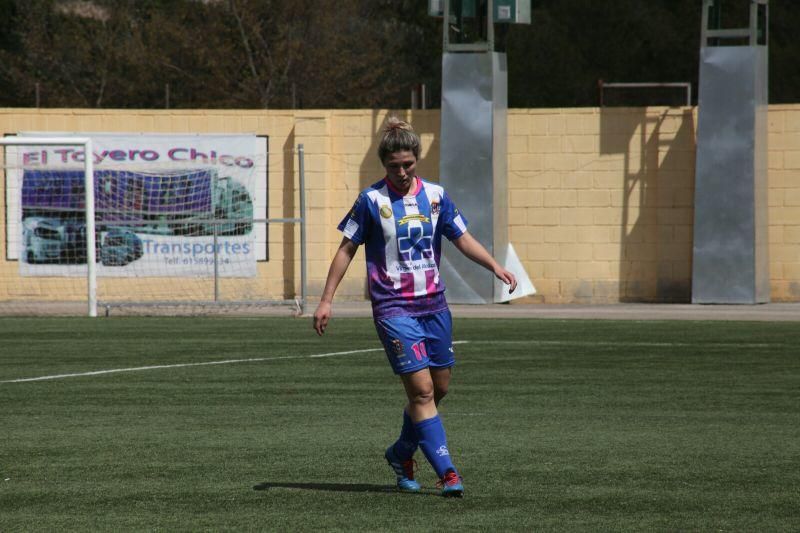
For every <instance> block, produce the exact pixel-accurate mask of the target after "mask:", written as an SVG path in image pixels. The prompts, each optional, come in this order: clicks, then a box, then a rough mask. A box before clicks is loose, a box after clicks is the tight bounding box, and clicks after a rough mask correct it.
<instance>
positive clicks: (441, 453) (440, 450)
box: [436, 444, 450, 457]
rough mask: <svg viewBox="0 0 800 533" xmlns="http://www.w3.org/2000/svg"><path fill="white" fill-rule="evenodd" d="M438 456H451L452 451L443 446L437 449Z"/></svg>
mask: <svg viewBox="0 0 800 533" xmlns="http://www.w3.org/2000/svg"><path fill="white" fill-rule="evenodd" d="M436 455H438V456H439V457H444V456H445V455H450V450H448V449H447V446H445V445H444V444H442V445H441V446H439V448H437V449H436Z"/></svg>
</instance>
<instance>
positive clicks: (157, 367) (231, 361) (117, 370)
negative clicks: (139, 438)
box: [0, 341, 470, 383]
mask: <svg viewBox="0 0 800 533" xmlns="http://www.w3.org/2000/svg"><path fill="white" fill-rule="evenodd" d="M467 342H470V341H455V342H454V343H453V344H466V343H467ZM382 351H383V348H366V349H363V350H349V351H346V352H328V353H318V354H311V355H284V356H280V357H253V358H250V359H226V360H224V361H205V362H202V363H179V364H174V365H152V366H136V367H129V368H112V369H109V370H94V371H92V372H79V373H76V374H57V375H53V376H39V377H36V378H20V379H9V380H6V381H0V383H23V382H27V381H46V380H51V379H64V378H78V377H85V376H100V375H103V374H118V373H120V372H141V371H144V370H161V369H165V368H185V367H190V366H208V365H230V364H234V363H259V362H263V361H279V360H283V359H319V358H321V357H334V356H336V355H351V354H356V353H369V352H382Z"/></svg>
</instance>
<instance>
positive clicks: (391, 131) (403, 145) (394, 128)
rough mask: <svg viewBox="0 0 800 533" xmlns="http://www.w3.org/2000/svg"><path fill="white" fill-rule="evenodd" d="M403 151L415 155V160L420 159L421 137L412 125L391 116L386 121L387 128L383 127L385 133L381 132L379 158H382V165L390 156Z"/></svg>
mask: <svg viewBox="0 0 800 533" xmlns="http://www.w3.org/2000/svg"><path fill="white" fill-rule="evenodd" d="M401 150H407V151H409V152H411V153H413V154H414V157H415V158H417V159H419V150H420V142H419V135H417V134H416V133H415V132H414V128H412V127H411V124H409V123H408V122H403V121H402V120H400V119H399V118H397V117H395V116H391V117H389V118H388V119H387V120H386V126H384V127H383V132H381V142H380V144H379V145H378V157H380V159H381V163H384V162H386V159H387V158H388V157H389V154H393V153H394V152H399V151H401Z"/></svg>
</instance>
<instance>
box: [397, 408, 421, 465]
mask: <svg viewBox="0 0 800 533" xmlns="http://www.w3.org/2000/svg"><path fill="white" fill-rule="evenodd" d="M418 446H419V438H418V437H417V432H416V430H415V429H414V422H413V421H412V420H411V417H410V416H408V413H406V412H405V411H403V429H401V430H400V437H399V438H398V439H397V442H395V443H394V453H395V455H397V457H398V459H400V460H401V461H407V460H409V459H411V458H412V457H413V456H414V452H416V451H417V447H418Z"/></svg>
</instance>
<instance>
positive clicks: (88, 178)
mask: <svg viewBox="0 0 800 533" xmlns="http://www.w3.org/2000/svg"><path fill="white" fill-rule="evenodd" d="M0 146H80V147H83V153H84V157H83V184H84V188H85V191H86V235H94V234H95V220H94V218H95V205H94V156H93V151H92V139H91V138H89V137H23V136H16V135H15V136H10V137H2V138H0ZM5 155H6V154H4V157H5ZM96 259H97V247H96V243H95V239H91V238H89V239H86V284H87V295H86V298H87V300H88V314H89V317H96V316H97V266H96V265H97V261H96Z"/></svg>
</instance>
